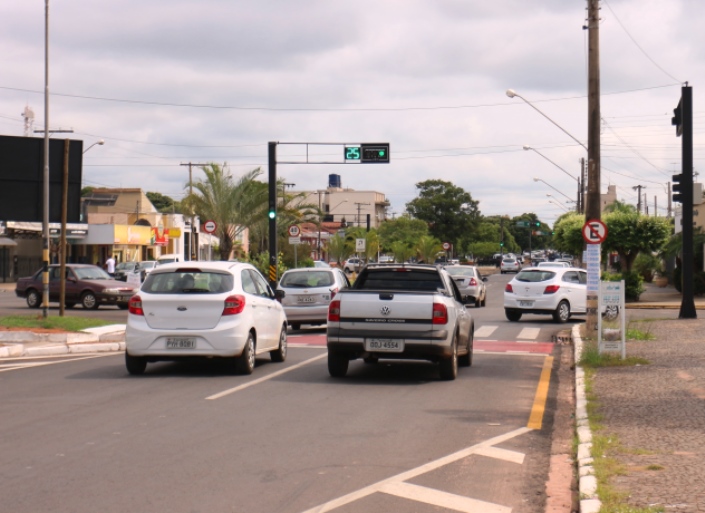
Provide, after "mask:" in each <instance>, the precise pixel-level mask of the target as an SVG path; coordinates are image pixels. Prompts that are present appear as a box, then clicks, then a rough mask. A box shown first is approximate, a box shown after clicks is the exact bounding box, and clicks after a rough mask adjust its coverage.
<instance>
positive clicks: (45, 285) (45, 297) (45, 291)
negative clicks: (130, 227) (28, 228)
mask: <svg viewBox="0 0 705 513" xmlns="http://www.w3.org/2000/svg"><path fill="white" fill-rule="evenodd" d="M42 231H43V233H44V251H43V252H42V261H43V263H42V265H43V271H42V315H43V316H44V317H45V318H46V317H47V316H48V315H49V312H48V307H49V244H50V242H49V0H44V217H43V219H42Z"/></svg>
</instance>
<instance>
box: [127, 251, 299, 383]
mask: <svg viewBox="0 0 705 513" xmlns="http://www.w3.org/2000/svg"><path fill="white" fill-rule="evenodd" d="M282 295H283V294H282V293H281V292H279V293H277V294H275V293H274V292H273V291H272V289H271V288H270V287H269V285H268V284H267V282H266V280H265V279H264V278H263V277H262V275H261V274H260V273H259V271H257V269H256V268H255V267H254V266H252V265H250V264H247V263H244V262H243V263H240V262H208V261H197V262H176V263H172V264H163V265H159V266H158V267H157V268H156V269H154V271H152V272H151V273H149V275H148V276H147V279H146V280H145V282H144V283H143V284H142V288H141V289H140V291H139V293H138V294H136V295H135V296H133V297H132V298H131V299H130V307H129V313H128V316H127V329H126V331H125V365H126V367H127V371H128V372H129V373H130V374H142V373H143V372H144V371H145V369H146V368H147V363H148V362H157V361H162V360H167V361H168V360H179V359H186V358H197V357H201V358H213V357H218V358H223V359H224V360H226V361H228V362H229V363H230V366H231V367H232V370H234V371H235V372H237V373H240V374H251V373H252V371H253V370H254V368H255V358H256V356H257V355H263V354H269V355H270V357H271V359H272V360H273V361H275V362H283V361H284V360H285V359H286V353H287V339H286V315H285V314H284V308H283V307H282V305H281V303H279V301H277V299H281V298H282Z"/></svg>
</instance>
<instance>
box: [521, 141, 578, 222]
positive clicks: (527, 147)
mask: <svg viewBox="0 0 705 513" xmlns="http://www.w3.org/2000/svg"><path fill="white" fill-rule="evenodd" d="M523 148H524V150H525V151H528V150H531V151H533V152H535V153H537V154H538V155H541V156H542V157H543V158H545V159H546V160H548V161H549V162H550V163H551V164H553V165H554V166H556V167H557V168H558V169H560V170H561V171H563V172H564V173H565V174H567V175H568V176H570V177H571V178H572V179H573V180H575V181H576V182H578V201H577V202H576V210H577V211H578V212H582V211H583V209H582V197H583V187H582V184H581V183H580V178H576V177H575V176H573V175H571V174H570V173H569V172H568V171H566V170H565V169H563V168H562V167H561V166H559V165H558V164H556V163H555V162H553V161H552V160H551V159H549V158H548V157H547V156H546V155H544V154H543V153H541V152H540V151H539V150H537V149H536V148H532V147H531V146H529V145H528V144H525V145H524V146H523Z"/></svg>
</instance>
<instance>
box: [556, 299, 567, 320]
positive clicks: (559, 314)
mask: <svg viewBox="0 0 705 513" xmlns="http://www.w3.org/2000/svg"><path fill="white" fill-rule="evenodd" d="M568 319H570V303H568V301H566V300H565V299H564V300H563V301H561V302H560V303H558V306H557V307H556V310H555V311H554V312H553V320H554V321H555V322H557V323H564V322H567V321H568Z"/></svg>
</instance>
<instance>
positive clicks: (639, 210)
mask: <svg viewBox="0 0 705 513" xmlns="http://www.w3.org/2000/svg"><path fill="white" fill-rule="evenodd" d="M642 189H646V185H635V186H634V187H632V190H635V191H637V199H636V211H637V212H639V213H640V214H641V190H642Z"/></svg>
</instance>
